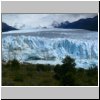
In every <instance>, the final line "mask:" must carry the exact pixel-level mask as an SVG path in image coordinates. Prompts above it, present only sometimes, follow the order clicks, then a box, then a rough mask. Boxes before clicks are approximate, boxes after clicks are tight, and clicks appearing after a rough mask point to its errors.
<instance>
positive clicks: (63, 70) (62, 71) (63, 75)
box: [54, 56, 76, 85]
mask: <svg viewBox="0 0 100 100" xmlns="http://www.w3.org/2000/svg"><path fill="white" fill-rule="evenodd" d="M62 62H63V64H62V65H56V66H55V68H54V72H55V75H54V78H55V79H57V80H59V81H60V85H74V83H75V82H74V81H75V80H74V76H75V71H76V69H75V65H76V64H75V60H74V59H73V58H71V57H69V56H66V57H65V59H63V61H62Z"/></svg>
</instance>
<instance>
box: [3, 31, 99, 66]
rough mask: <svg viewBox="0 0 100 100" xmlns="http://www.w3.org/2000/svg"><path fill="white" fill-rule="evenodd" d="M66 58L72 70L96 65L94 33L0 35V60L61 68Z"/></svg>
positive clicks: (96, 53)
mask: <svg viewBox="0 0 100 100" xmlns="http://www.w3.org/2000/svg"><path fill="white" fill-rule="evenodd" d="M66 55H69V56H71V57H73V58H75V61H76V67H84V68H88V67H90V66H91V65H93V64H95V65H97V64H98V32H93V31H87V30H82V29H40V30H39V29H36V30H35V29H34V30H27V31H26V30H16V31H9V32H3V33H2V60H3V61H6V62H7V61H8V60H12V59H14V58H16V59H17V60H19V61H20V62H21V63H34V64H36V63H40V64H53V65H55V64H62V59H63V58H64V57H65V56H66Z"/></svg>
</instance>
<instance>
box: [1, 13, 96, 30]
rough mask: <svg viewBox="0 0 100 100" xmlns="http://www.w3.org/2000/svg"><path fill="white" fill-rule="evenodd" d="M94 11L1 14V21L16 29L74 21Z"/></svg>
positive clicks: (92, 15) (91, 14)
mask: <svg viewBox="0 0 100 100" xmlns="http://www.w3.org/2000/svg"><path fill="white" fill-rule="evenodd" d="M96 15H97V14H96V13H88V14H85V13H84V14H81V13H74V14H2V22H5V23H7V24H8V25H10V26H13V27H16V28H18V29H27V28H28V29H29V28H38V27H51V26H50V25H51V24H52V23H53V22H57V23H60V22H64V21H69V22H74V21H77V20H79V19H81V18H93V17H94V16H96Z"/></svg>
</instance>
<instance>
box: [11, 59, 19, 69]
mask: <svg viewBox="0 0 100 100" xmlns="http://www.w3.org/2000/svg"><path fill="white" fill-rule="evenodd" d="M11 68H12V69H13V70H19V69H20V63H19V62H18V61H17V60H16V59H14V60H12V62H11Z"/></svg>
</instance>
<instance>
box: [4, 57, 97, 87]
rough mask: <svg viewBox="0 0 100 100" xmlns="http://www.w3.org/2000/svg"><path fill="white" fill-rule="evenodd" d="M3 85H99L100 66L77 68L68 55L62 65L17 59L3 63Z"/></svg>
mask: <svg viewBox="0 0 100 100" xmlns="http://www.w3.org/2000/svg"><path fill="white" fill-rule="evenodd" d="M2 85H3V86H97V85H98V67H97V66H95V65H93V66H91V67H90V68H88V69H84V68H75V60H74V59H73V58H71V57H69V56H67V57H66V58H65V59H64V60H63V64H62V65H55V66H54V65H49V64H48V65H43V64H29V63H27V64H20V63H19V62H18V61H17V60H15V59H14V60H13V61H8V62H7V63H3V64H2Z"/></svg>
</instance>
